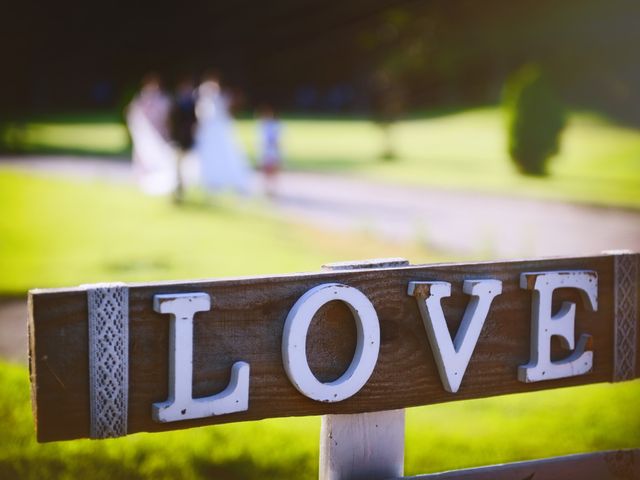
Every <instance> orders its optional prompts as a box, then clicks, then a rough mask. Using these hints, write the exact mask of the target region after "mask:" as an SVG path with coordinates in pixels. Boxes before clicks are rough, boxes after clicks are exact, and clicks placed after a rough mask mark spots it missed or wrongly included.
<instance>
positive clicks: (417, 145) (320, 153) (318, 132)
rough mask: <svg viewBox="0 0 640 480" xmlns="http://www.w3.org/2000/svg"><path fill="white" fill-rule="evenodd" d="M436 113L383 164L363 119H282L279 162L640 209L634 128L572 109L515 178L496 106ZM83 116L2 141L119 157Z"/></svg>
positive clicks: (416, 123)
mask: <svg viewBox="0 0 640 480" xmlns="http://www.w3.org/2000/svg"><path fill="white" fill-rule="evenodd" d="M436 113H437V112H432V113H431V114H427V115H424V116H421V117H416V118H412V119H408V120H404V121H402V122H398V123H397V124H396V125H395V126H394V127H393V128H392V138H393V139H394V143H395V145H396V151H397V159H396V160H394V161H390V162H385V161H382V160H380V159H379V158H378V157H379V155H380V152H381V151H382V136H381V133H380V130H379V128H378V127H377V126H376V125H375V124H373V123H371V122H370V121H367V120H363V119H349V118H342V119H341V118H327V119H313V118H300V117H292V118H285V119H284V126H285V130H284V136H283V144H284V152H285V157H286V164H287V166H288V168H293V169H305V170H314V171H327V172H339V173H343V174H354V175H363V176H367V177H372V178H378V179H382V180H386V181H394V182H402V183H411V184H419V185H428V186H433V187H444V188H454V189H466V190H471V191H479V192H492V193H503V194H510V195H527V196H534V197H542V198H555V199H561V200H570V201H578V202H586V203H593V204H601V205H614V206H625V207H633V208H640V130H637V129H632V128H628V127H624V126H621V125H617V124H614V123H612V122H609V121H607V120H606V119H604V118H602V117H600V116H597V115H595V114H589V113H574V114H572V115H571V117H570V121H569V126H568V128H567V129H566V130H565V133H564V140H563V144H562V149H561V153H560V154H559V155H558V156H557V157H556V158H554V159H553V161H552V162H551V168H550V172H551V175H550V176H549V177H547V178H532V177H523V176H521V175H520V174H518V173H517V172H516V169H515V168H514V167H513V165H512V164H511V162H510V160H509V159H508V157H507V154H506V138H505V129H504V118H503V115H502V111H501V110H500V108H498V107H487V108H480V109H471V110H465V111H458V112H449V113H445V112H442V113H440V114H436ZM82 118H83V117H82V116H67V117H63V118H61V119H59V120H56V119H55V118H42V119H40V120H37V119H36V120H34V121H28V122H26V123H24V124H23V126H22V128H18V127H17V125H16V124H12V125H10V126H9V127H8V128H7V129H5V131H4V133H3V134H2V135H3V136H4V138H5V143H6V142H7V139H11V138H22V139H23V140H22V148H23V149H24V150H25V151H27V152H29V151H32V152H38V151H40V152H65V151H70V152H74V153H99V154H115V155H127V146H128V137H127V134H126V129H125V128H124V126H122V125H121V124H120V123H118V122H117V119H116V118H115V117H109V116H101V117H96V118H88V120H90V121H89V122H88V123H83V122H82ZM238 134H239V137H240V139H241V141H242V143H243V144H244V145H245V146H246V148H247V150H248V152H249V154H250V156H251V157H252V158H255V151H256V138H257V132H256V123H255V121H254V120H249V119H243V120H239V121H238ZM15 141H17V140H15ZM15 141H14V143H15Z"/></svg>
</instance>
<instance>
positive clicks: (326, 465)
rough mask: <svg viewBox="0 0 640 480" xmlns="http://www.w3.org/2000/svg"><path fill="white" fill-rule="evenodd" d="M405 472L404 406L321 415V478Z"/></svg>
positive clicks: (379, 264)
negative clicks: (385, 409) (401, 407)
mask: <svg viewBox="0 0 640 480" xmlns="http://www.w3.org/2000/svg"><path fill="white" fill-rule="evenodd" d="M405 265H409V262H408V261H407V260H405V259H402V258H393V259H379V260H369V261H364V262H349V263H334V264H329V265H323V267H322V268H323V269H324V270H335V271H340V270H354V269H360V268H389V267H399V266H405ZM403 474H404V409H401V410H388V411H383V412H372V413H359V414H354V415H324V416H323V417H322V427H321V429H320V480H347V479H349V480H357V479H367V480H376V479H384V478H394V477H401V476H403Z"/></svg>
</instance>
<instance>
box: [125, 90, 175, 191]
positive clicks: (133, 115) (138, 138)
mask: <svg viewBox="0 0 640 480" xmlns="http://www.w3.org/2000/svg"><path fill="white" fill-rule="evenodd" d="M168 110H169V100H168V99H167V98H166V97H165V96H164V95H162V94H160V93H157V94H155V93H151V94H150V93H148V92H144V91H143V92H141V94H140V95H139V96H138V97H136V98H135V99H134V100H133V101H132V102H131V104H130V105H129V108H128V110H127V127H128V128H129V132H130V134H131V140H132V143H133V170H134V175H135V177H136V180H137V181H138V184H139V185H140V188H141V189H142V191H143V192H145V193H148V194H151V195H163V194H167V193H170V192H172V191H173V190H174V189H175V188H176V183H177V178H176V176H177V175H176V161H177V159H176V152H175V151H174V149H173V148H172V147H171V145H170V144H169V143H168V142H167V141H166V140H165V138H164V137H163V135H162V133H161V129H162V128H163V127H164V128H166V123H167V116H168Z"/></svg>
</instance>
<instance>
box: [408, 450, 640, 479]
mask: <svg viewBox="0 0 640 480" xmlns="http://www.w3.org/2000/svg"><path fill="white" fill-rule="evenodd" d="M402 478H403V479H404V480H559V479H568V478H579V479H580V480H637V479H638V478H640V449H634V450H612V451H606V452H594V453H585V454H579V455H568V456H564V457H554V458H545V459H542V460H533V461H528V462H517V463H509V464H504V465H493V466H489V467H480V468H470V469H465V470H456V471H450V472H443V473H434V474H429V475H417V476H414V477H402Z"/></svg>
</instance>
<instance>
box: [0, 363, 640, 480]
mask: <svg viewBox="0 0 640 480" xmlns="http://www.w3.org/2000/svg"><path fill="white" fill-rule="evenodd" d="M0 391H2V395H0V424H1V425H2V430H3V433H2V435H0V478H7V479H9V478H23V479H34V480H36V479H37V480H40V479H46V478H56V479H75V478H81V477H85V478H91V479H96V480H98V479H109V480H110V479H113V478H123V479H127V478H153V479H172V480H173V479H176V478H185V479H187V478H194V479H196V478H202V479H205V478H206V479H211V478H216V479H264V478H279V479H287V478H291V479H313V478H317V475H318V473H317V472H318V445H319V430H320V428H319V427H320V420H319V418H318V417H305V418H283V419H271V420H263V421H259V422H246V423H238V424H230V425H222V426H215V427H205V428H198V429H191V430H183V431H176V432H169V433H156V434H136V435H131V436H128V437H124V438H121V439H116V440H102V441H92V440H76V441H71V442H57V443H49V444H37V443H36V442H35V440H34V434H33V420H32V414H31V409H30V407H29V390H28V372H27V369H26V368H25V367H22V366H16V365H11V364H7V363H4V362H0ZM638 398H640V382H638V381H634V382H628V383H624V384H616V385H592V386H587V387H577V388H569V389H562V390H555V391H554V390H551V391H547V392H538V393H530V394H519V395H511V396H505V397H497V398H492V399H483V400H471V401H465V402H454V403H449V404H442V405H433V406H429V407H421V408H412V409H408V410H407V423H406V455H405V474H407V475H412V474H419V473H428V472H434V471H442V470H446V469H453V468H459V467H466V466H474V465H483V464H493V463H500V462H510V461H517V460H523V459H531V458H541V457H546V456H551V455H562V454H569V453H577V452H587V451H594V450H601V449H615V448H629V447H637V446H638V445H639V444H640V415H639V413H640V412H639V409H640V407H639V406H638V401H637V400H638Z"/></svg>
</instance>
